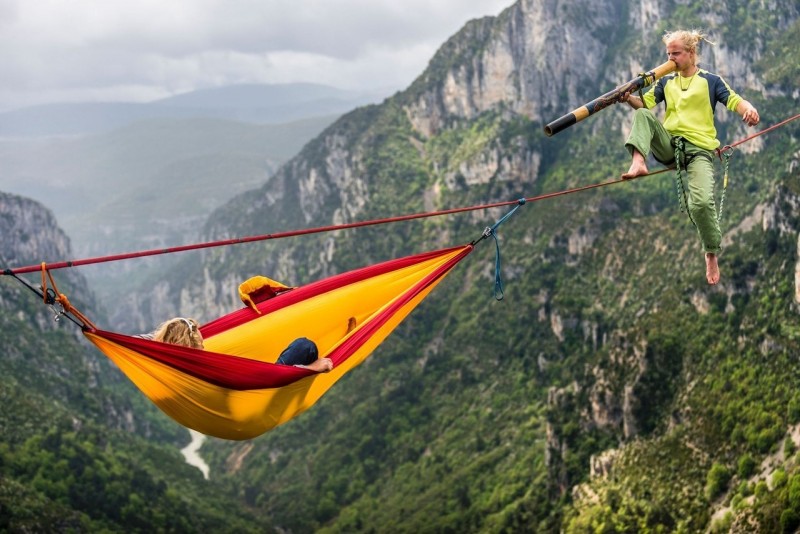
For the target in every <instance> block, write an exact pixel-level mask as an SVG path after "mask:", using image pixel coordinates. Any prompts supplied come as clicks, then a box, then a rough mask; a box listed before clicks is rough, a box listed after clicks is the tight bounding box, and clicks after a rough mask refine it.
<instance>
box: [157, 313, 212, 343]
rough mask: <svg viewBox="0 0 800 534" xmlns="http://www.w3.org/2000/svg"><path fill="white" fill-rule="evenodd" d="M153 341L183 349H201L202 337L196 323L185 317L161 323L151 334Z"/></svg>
mask: <svg viewBox="0 0 800 534" xmlns="http://www.w3.org/2000/svg"><path fill="white" fill-rule="evenodd" d="M153 339H154V340H155V341H161V342H162V343H172V344H173V345H181V346H183V347H192V348H195V349H202V348H203V336H202V335H201V334H200V328H199V325H198V324H197V321H195V320H194V319H187V318H185V317H175V318H173V319H170V320H168V321H165V322H163V323H161V326H159V327H158V328H157V329H156V331H155V333H154V334H153Z"/></svg>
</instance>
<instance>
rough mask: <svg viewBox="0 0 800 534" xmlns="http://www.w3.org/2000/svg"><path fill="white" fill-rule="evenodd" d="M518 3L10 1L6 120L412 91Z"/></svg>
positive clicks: (1, 50)
mask: <svg viewBox="0 0 800 534" xmlns="http://www.w3.org/2000/svg"><path fill="white" fill-rule="evenodd" d="M511 4H513V0H0V73H2V75H0V79H1V80H2V83H0V110H8V109H11V108H17V107H22V106H26V105H33V104H41V103H48V102H67V101H69V102H76V101H81V102H83V101H135V102H143V101H149V100H155V99H158V98H162V97H166V96H170V95H173V94H177V93H183V92H187V91H191V90H193V89H201V88H208V87H217V86H221V85H228V84H237V83H286V82H315V83H323V84H328V85H333V86H336V87H341V88H344V89H375V88H386V89H387V93H386V94H387V95H388V94H390V93H391V92H392V91H394V90H397V89H401V88H404V87H406V86H407V85H408V84H410V83H411V82H412V81H413V79H414V78H415V77H416V76H417V75H419V74H420V73H421V72H422V71H423V70H424V68H425V66H426V65H427V63H428V60H429V59H430V58H431V56H432V55H433V54H434V52H435V51H436V49H437V48H438V47H439V46H440V45H441V44H442V43H444V41H445V40H446V39H447V38H448V37H450V36H451V35H453V34H454V33H456V32H457V31H458V30H459V29H460V28H461V27H462V26H463V25H464V23H465V22H466V21H468V20H470V19H473V18H478V17H481V16H485V15H497V14H498V13H500V12H501V11H502V10H503V9H504V8H506V7H508V6H510V5H511Z"/></svg>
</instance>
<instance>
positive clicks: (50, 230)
mask: <svg viewBox="0 0 800 534" xmlns="http://www.w3.org/2000/svg"><path fill="white" fill-rule="evenodd" d="M71 254H72V251H71V247H70V241H69V238H68V237H67V236H66V234H64V232H63V230H61V228H59V226H58V224H57V222H56V219H55V217H54V216H53V214H52V212H51V211H50V210H48V209H47V208H45V207H44V206H42V205H41V204H39V203H38V202H35V201H33V200H30V199H27V198H23V197H20V196H17V195H11V194H8V193H3V192H0V264H2V266H3V268H8V269H12V268H14V267H22V266H27V265H35V264H38V263H40V262H55V261H64V260H67V259H69V258H71ZM27 276H28V278H26V279H27V280H28V282H29V283H31V285H34V286H35V287H38V286H39V285H40V284H39V278H38V275H36V276H35V277H34V278H30V275H27ZM56 280H57V283H58V289H59V290H60V291H62V292H64V293H67V294H68V296H69V298H70V300H71V301H72V302H73V303H75V304H76V305H78V306H80V307H81V308H82V310H83V311H94V310H93V309H92V308H93V305H92V304H91V303H92V302H93V299H92V296H91V294H90V291H89V289H88V285H87V283H86V280H85V279H84V278H83V277H82V276H81V275H80V274H79V273H76V272H71V271H69V270H67V271H61V272H59V273H58V274H57V275H56ZM12 283H13V281H12V280H11V279H10V277H9V278H8V281H7V284H5V285H7V286H11V284H12ZM62 283H63V285H62ZM21 287H22V286H20V285H16V284H14V289H13V290H14V291H18V290H19V289H20V288H21ZM29 298H36V297H35V296H34V294H33V293H30V295H29ZM86 306H88V307H89V308H88V309H87V308H86ZM36 320H37V323H38V324H39V326H40V327H41V328H52V326H53V324H54V323H53V315H52V314H51V313H50V312H49V311H48V309H47V308H46V307H44V306H40V307H39V308H38V309H37V315H36Z"/></svg>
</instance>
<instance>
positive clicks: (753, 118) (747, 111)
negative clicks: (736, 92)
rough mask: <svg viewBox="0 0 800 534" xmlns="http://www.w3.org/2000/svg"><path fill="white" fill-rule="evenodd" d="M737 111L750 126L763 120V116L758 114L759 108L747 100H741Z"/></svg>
mask: <svg viewBox="0 0 800 534" xmlns="http://www.w3.org/2000/svg"><path fill="white" fill-rule="evenodd" d="M736 111H737V112H738V113H739V115H741V116H742V121H744V123H745V124H747V125H748V126H755V125H756V124H758V123H759V121H761V118H760V117H759V116H758V110H756V108H755V106H753V104H751V103H750V102H748V101H747V100H742V101H741V102H739V105H738V106H736Z"/></svg>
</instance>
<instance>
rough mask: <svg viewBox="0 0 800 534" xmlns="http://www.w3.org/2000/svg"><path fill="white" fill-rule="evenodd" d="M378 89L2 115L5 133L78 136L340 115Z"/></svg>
mask: <svg viewBox="0 0 800 534" xmlns="http://www.w3.org/2000/svg"><path fill="white" fill-rule="evenodd" d="M385 96H386V95H383V94H379V93H378V92H358V91H346V90H343V89H337V88H335V87H329V86H326V85H318V84H309V83H297V84H280V85H255V84H250V85H233V86H228V87H219V88H214V89H203V90H198V91H192V92H189V93H185V94H181V95H176V96H173V97H169V98H165V99H162V100H157V101H154V102H149V103H143V104H140V103H130V102H127V103H126V102H111V103H100V102H95V103H88V102H86V103H75V104H68V103H56V104H47V105H41V106H31V107H26V108H21V109H16V110H11V111H6V112H4V113H0V137H7V138H14V137H42V136H72V135H86V134H95V133H102V132H108V131H111V130H114V129H117V128H121V127H124V126H126V125H129V124H131V123H134V122H137V121H142V120H147V119H187V118H213V119H227V120H236V121H242V122H249V123H256V124H262V123H283V122H291V121H296V120H301V119H306V118H311V117H318V116H320V115H340V114H342V113H345V112H347V111H349V110H351V109H353V108H355V107H358V106H361V105H365V104H371V103H376V102H379V101H380V100H381V99H382V98H384V97H385Z"/></svg>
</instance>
